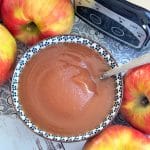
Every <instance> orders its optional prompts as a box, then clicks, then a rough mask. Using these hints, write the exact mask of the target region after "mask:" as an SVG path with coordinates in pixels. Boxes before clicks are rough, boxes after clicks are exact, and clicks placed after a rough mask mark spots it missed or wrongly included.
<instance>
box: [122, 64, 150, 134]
mask: <svg viewBox="0 0 150 150" xmlns="http://www.w3.org/2000/svg"><path fill="white" fill-rule="evenodd" d="M121 113H122V115H123V116H124V118H125V119H126V120H127V121H128V122H129V123H130V124H131V125H132V126H134V127H135V128H137V129H139V130H141V131H143V132H144V133H147V134H150V63H148V64H145V65H142V66H139V67H137V68H133V69H131V70H129V71H128V72H127V73H126V74H125V76H124V96H123V101H122V106H121Z"/></svg>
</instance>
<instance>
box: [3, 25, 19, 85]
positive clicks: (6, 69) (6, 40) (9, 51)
mask: <svg viewBox="0 0 150 150" xmlns="http://www.w3.org/2000/svg"><path fill="white" fill-rule="evenodd" d="M16 50H17V46H16V41H15V39H14V37H13V36H12V35H11V34H10V32H9V31H8V30H7V29H6V28H5V27H4V26H3V25H1V24H0V85H1V84H2V83H4V82H5V81H6V80H7V79H8V78H9V76H10V73H11V70H12V66H13V63H14V61H15V57H16Z"/></svg>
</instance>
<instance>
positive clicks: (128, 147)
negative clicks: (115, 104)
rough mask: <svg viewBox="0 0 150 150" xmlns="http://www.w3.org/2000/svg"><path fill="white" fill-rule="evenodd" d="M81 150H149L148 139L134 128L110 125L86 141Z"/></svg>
mask: <svg viewBox="0 0 150 150" xmlns="http://www.w3.org/2000/svg"><path fill="white" fill-rule="evenodd" d="M83 150H150V139H149V138H148V137H147V136H145V135H144V134H143V133H142V132H140V131H139V130H136V129H135V128H132V127H127V126H123V125H111V126H109V127H107V128H106V129H104V130H103V131H102V132H101V133H100V134H98V135H97V136H95V137H93V138H91V139H90V140H88V141H87V142H86V144H85V145H84V148H83Z"/></svg>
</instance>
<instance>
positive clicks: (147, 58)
mask: <svg viewBox="0 0 150 150" xmlns="http://www.w3.org/2000/svg"><path fill="white" fill-rule="evenodd" d="M146 63H150V53H147V54H144V55H142V56H139V57H138V58H134V59H133V60H131V61H129V62H128V63H126V64H123V65H121V66H118V67H115V68H113V69H110V70H108V71H106V72H104V73H103V74H102V75H101V76H100V79H101V80H102V79H106V78H109V77H111V76H113V75H116V74H118V73H121V72H126V71H128V70H129V69H132V68H134V67H137V66H140V65H144V64H146Z"/></svg>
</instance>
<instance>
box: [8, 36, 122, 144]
mask: <svg viewBox="0 0 150 150" xmlns="http://www.w3.org/2000/svg"><path fill="white" fill-rule="evenodd" d="M65 42H67V43H78V44H82V45H85V46H87V47H89V48H91V49H92V50H94V51H96V52H98V53H99V55H100V56H102V57H103V58H104V59H105V61H106V62H107V64H108V65H109V66H110V67H111V68H114V67H116V66H117V63H116V61H115V59H114V58H113V57H112V55H111V54H110V52H109V51H107V50H106V49H105V48H103V47H102V46H100V44H98V43H96V42H94V41H92V40H89V39H87V38H84V37H82V36H78V35H60V36H55V37H52V38H47V39H45V40H43V41H40V42H39V43H37V44H36V45H34V46H32V47H31V48H29V49H28V50H27V51H26V52H25V53H24V55H23V56H22V57H21V59H20V60H19V62H18V63H17V65H16V68H15V70H14V73H13V76H12V83H11V97H12V101H13V105H14V107H15V109H16V111H17V114H18V116H19V118H20V119H21V120H22V121H23V123H25V125H26V126H27V127H28V128H29V129H31V130H32V131H33V132H34V133H36V134H38V135H40V136H42V137H44V138H47V139H50V140H54V141H59V142H77V141H82V140H86V139H88V138H90V137H92V136H94V135H96V134H98V133H99V132H101V131H102V130H103V129H104V128H105V127H106V126H107V125H109V124H110V123H111V122H112V120H113V119H114V118H115V116H116V115H117V114H118V112H119V109H120V106H121V103H122V95H123V80H122V76H121V74H117V75H115V76H114V79H115V84H116V89H115V92H116V93H115V99H114V104H113V106H112V108H111V110H110V112H109V114H108V115H107V116H106V117H105V119H104V120H103V121H102V122H101V123H100V124H99V125H98V126H97V127H96V128H94V129H92V130H90V131H88V132H86V133H84V134H81V135H78V136H59V135H54V134H50V133H47V132H46V131H44V130H41V129H39V128H38V127H37V126H36V125H35V124H34V123H33V122H31V121H30V119H29V118H28V117H27V116H26V115H25V113H24V111H23V109H22V106H21V104H20V100H19V96H18V83H19V76H20V73H21V72H22V70H23V68H24V67H25V65H26V63H27V62H28V61H29V60H30V59H31V58H32V56H33V55H35V54H37V53H38V52H39V51H41V50H42V49H44V48H46V47H47V46H51V45H53V44H58V43H65Z"/></svg>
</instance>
